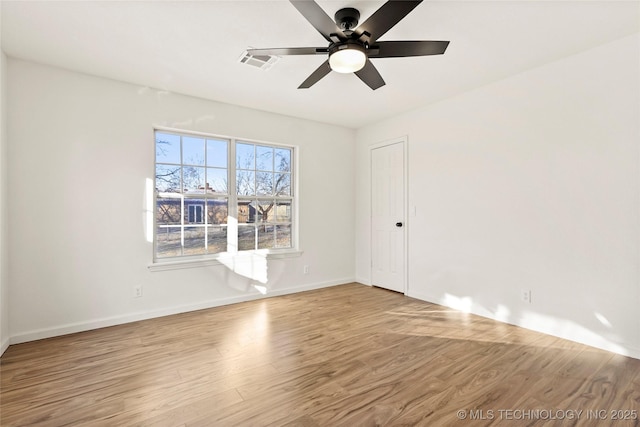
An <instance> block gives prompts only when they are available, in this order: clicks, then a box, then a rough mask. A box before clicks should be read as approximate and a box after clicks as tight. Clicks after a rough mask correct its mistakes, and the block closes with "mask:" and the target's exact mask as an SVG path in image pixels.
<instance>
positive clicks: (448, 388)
mask: <svg viewBox="0 0 640 427" xmlns="http://www.w3.org/2000/svg"><path fill="white" fill-rule="evenodd" d="M0 375H1V389H0V393H1V394H0V411H1V413H0V421H1V423H0V424H1V425H2V426H18V425H20V426H64V425H73V426H84V425H86V426H376V425H388V426H401V425H405V426H413V425H418V426H452V425H460V426H489V425H500V426H502V425H506V426H514V427H515V426H527V425H531V426H533V425H535V426H539V425H540V426H542V425H544V426H547V425H548V426H563V427H566V426H609V425H610V426H616V427H622V426H638V425H640V421H638V420H637V419H627V420H620V421H618V420H612V417H613V416H616V415H619V416H622V417H623V418H624V417H626V418H638V417H639V416H640V415H638V414H637V412H638V411H640V360H636V359H631V358H625V357H622V356H619V355H615V354H612V353H608V352H605V351H601V350H597V349H593V348H590V347H587V346H584V345H580V344H576V343H573V342H569V341H565V340H561V339H558V338H554V337H550V336H546V335H543V334H539V333H535V332H531V331H527V330H524V329H521V328H518V327H515V326H510V325H506V324H502V323H498V322H495V321H492V320H488V319H485V318H482V317H477V316H474V315H469V314H464V313H460V312H456V311H454V310H451V309H447V308H444V307H441V306H438V305H434V304H430V303H426V302H423V301H419V300H415V299H411V298H408V297H405V296H403V295H400V294H397V293H393V292H388V291H385V290H382V289H377V288H370V287H367V286H363V285H358V284H348V285H343V286H337V287H332V288H327V289H321V290H317V291H310V292H304V293H299V294H293V295H288V296H281V297H276V298H269V299H265V300H259V301H253V302H248V303H242V304H235V305H230V306H224V307H218V308H214V309H209V310H202V311H197V312H191V313H185V314H180V315H175V316H168V317H163V318H159V319H153V320H147V321H142V322H136V323H130V324H126V325H121V326H115V327H111V328H105V329H100V330H95V331H90V332H84V333H79V334H73V335H68V336H63V337H58V338H52V339H48V340H42V341H37V342H31V343H25V344H20V345H14V346H11V347H10V348H9V349H8V350H7V351H6V352H5V354H4V355H3V356H2V358H1V359H0ZM616 410H620V411H621V412H615V411H616ZM459 411H464V412H461V413H459ZM578 411H583V412H581V413H579V412H578ZM589 411H591V412H589ZM602 411H604V412H602ZM612 411H613V412H612ZM624 411H628V412H624ZM633 411H636V412H635V416H634V415H633V414H634V412H633ZM463 416H464V419H462V418H463ZM560 418H564V419H560Z"/></svg>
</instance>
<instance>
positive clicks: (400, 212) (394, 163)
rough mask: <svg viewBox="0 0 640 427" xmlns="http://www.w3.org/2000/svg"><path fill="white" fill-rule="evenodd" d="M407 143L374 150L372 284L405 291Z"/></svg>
mask: <svg viewBox="0 0 640 427" xmlns="http://www.w3.org/2000/svg"><path fill="white" fill-rule="evenodd" d="M404 194H405V189H404V142H397V143H394V144H389V145H385V146H382V147H379V148H374V149H372V150H371V284H372V285H373V286H379V287H381V288H386V289H390V290H392V291H397V292H402V293H405V292H406V289H405V274H404V269H405V253H404V252H405V244H404V240H405V223H404V222H405V217H404V209H405V208H404V206H405V203H404Z"/></svg>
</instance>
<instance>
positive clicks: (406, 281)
mask: <svg viewBox="0 0 640 427" xmlns="http://www.w3.org/2000/svg"><path fill="white" fill-rule="evenodd" d="M395 144H402V161H403V168H402V169H403V175H404V176H403V177H402V183H403V185H402V187H403V189H402V192H403V197H404V206H403V210H404V214H403V218H402V223H403V224H404V226H403V227H402V234H403V236H402V237H403V239H404V260H403V267H404V272H403V277H402V281H403V283H402V288H403V289H404V292H403V293H404V295H408V294H409V263H408V260H409V233H408V232H407V230H408V229H409V222H408V221H407V220H408V218H409V215H408V209H409V203H408V202H409V200H408V199H409V192H408V179H409V174H408V169H409V161H408V159H409V157H408V151H409V138H408V136H407V135H403V136H399V137H397V138H392V139H387V140H385V141H382V142H378V143H375V144H372V145H370V146H369V243H370V244H369V246H370V250H369V282H370V283H371V286H373V245H372V244H371V243H372V242H373V221H372V219H373V150H375V149H377V148H382V147H386V146H389V145H395Z"/></svg>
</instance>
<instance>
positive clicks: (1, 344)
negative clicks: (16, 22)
mask: <svg viewBox="0 0 640 427" xmlns="http://www.w3.org/2000/svg"><path fill="white" fill-rule="evenodd" d="M1 11H2V7H1V5H0V22H2V17H1V16H2V14H1ZM1 33H2V31H0V34H1ZM0 45H2V36H1V35H0ZM6 63H7V57H6V56H5V54H4V52H2V51H0V355H2V353H4V351H5V350H6V349H7V347H8V346H9V338H10V332H9V268H8V266H9V263H8V256H9V252H8V250H7V245H8V242H9V238H8V231H9V227H8V221H7V218H8V213H7V206H8V204H9V203H8V199H7V188H8V186H7V132H6V130H7V121H6V108H5V103H6V87H7V85H6V75H7V73H6Z"/></svg>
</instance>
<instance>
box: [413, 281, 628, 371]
mask: <svg viewBox="0 0 640 427" xmlns="http://www.w3.org/2000/svg"><path fill="white" fill-rule="evenodd" d="M407 296H408V297H411V298H416V299H419V300H421V301H426V302H430V303H433V304H438V305H442V306H444V307H449V308H453V309H454V310H455V309H456V307H451V306H449V305H447V304H445V303H444V302H443V301H442V299H441V298H439V297H436V296H434V295H428V294H423V293H418V292H411V291H410V292H408V293H407ZM469 312H470V313H471V314H475V315H476V316H481V317H485V318H487V319H491V320H495V321H496V322H501V323H506V324H509V325H514V326H518V327H520V328H524V329H528V330H530V331H535V332H540V333H543V334H546V335H550V336H554V337H558V338H562V339H565V340H568V341H573V342H577V343H580V344H584V345H588V346H589V347H593V348H598V349H600V350H605V351H610V352H612V353H617V354H621V355H623V356H629V357H633V358H634V359H640V349H638V348H635V347H633V346H630V345H624V344H620V343H606V342H603V341H600V342H596V341H587V340H584V339H582V340H580V339H577V338H576V337H575V336H572V335H569V334H562V333H558V332H557V331H551V330H548V329H543V328H532V327H530V325H525V324H522V322H519V321H518V320H517V319H514V321H510V322H505V321H504V320H502V319H498V318H496V317H495V316H493V315H491V313H489V312H487V311H486V310H485V311H482V312H480V311H479V310H474V309H473V308H472V309H471V310H470V311H469Z"/></svg>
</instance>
